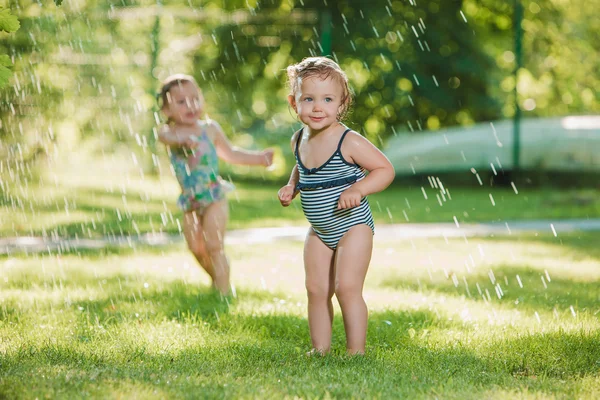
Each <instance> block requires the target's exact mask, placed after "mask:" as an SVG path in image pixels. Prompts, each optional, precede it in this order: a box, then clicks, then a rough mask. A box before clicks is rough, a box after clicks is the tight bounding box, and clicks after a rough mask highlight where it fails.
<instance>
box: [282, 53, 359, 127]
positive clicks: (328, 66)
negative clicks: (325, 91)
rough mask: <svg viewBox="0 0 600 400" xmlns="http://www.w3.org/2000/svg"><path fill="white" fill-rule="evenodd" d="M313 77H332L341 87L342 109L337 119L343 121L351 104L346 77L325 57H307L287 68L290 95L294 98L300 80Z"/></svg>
mask: <svg viewBox="0 0 600 400" xmlns="http://www.w3.org/2000/svg"><path fill="white" fill-rule="evenodd" d="M313 76H318V77H319V78H321V79H327V78H329V77H332V78H333V79H335V80H336V81H338V83H340V85H342V109H341V110H340V112H339V113H338V116H337V118H338V120H340V121H341V120H342V119H344V117H345V116H346V115H347V114H348V111H349V110H350V105H351V104H352V93H351V91H350V86H349V85H348V77H347V76H346V73H345V72H344V71H342V69H341V68H340V66H339V65H338V64H337V63H336V62H335V61H333V60H331V59H329V58H327V57H307V58H305V59H303V60H302V61H300V62H299V63H298V64H294V65H290V66H289V67H287V77H288V85H289V87H290V95H291V96H295V95H296V93H297V92H298V90H300V85H302V80H304V79H307V78H310V77H313Z"/></svg>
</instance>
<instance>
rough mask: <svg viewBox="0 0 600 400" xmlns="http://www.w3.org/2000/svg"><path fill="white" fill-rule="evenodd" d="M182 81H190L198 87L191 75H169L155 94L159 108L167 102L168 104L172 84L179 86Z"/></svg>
mask: <svg viewBox="0 0 600 400" xmlns="http://www.w3.org/2000/svg"><path fill="white" fill-rule="evenodd" d="M184 83H191V84H193V85H195V86H196V87H198V84H197V83H196V80H195V79H194V77H193V76H191V75H185V74H175V75H171V76H169V77H168V78H167V79H165V80H164V81H163V83H162V86H161V88H160V92H159V93H158V94H157V95H156V100H157V101H158V102H159V105H160V108H163V107H165V106H166V105H167V104H169V100H170V99H169V97H170V95H169V92H170V91H171V89H172V88H173V86H180V85H183V84H184Z"/></svg>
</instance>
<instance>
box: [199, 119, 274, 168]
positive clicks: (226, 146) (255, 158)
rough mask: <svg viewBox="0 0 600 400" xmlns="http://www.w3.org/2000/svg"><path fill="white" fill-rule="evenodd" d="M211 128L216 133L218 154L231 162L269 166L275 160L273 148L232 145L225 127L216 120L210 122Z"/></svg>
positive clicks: (215, 140)
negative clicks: (260, 148)
mask: <svg viewBox="0 0 600 400" xmlns="http://www.w3.org/2000/svg"><path fill="white" fill-rule="evenodd" d="M209 129H211V131H212V132H213V133H214V143H215V148H216V149H217V155H218V156H219V157H220V158H221V159H223V161H225V162H228V163H230V164H243V165H263V166H265V167H268V166H269V165H271V163H272V162H273V150H263V151H249V150H244V149H240V148H238V147H234V146H232V145H231V143H230V142H229V140H227V137H226V136H225V133H223V129H221V126H219V124H218V123H216V122H215V121H211V122H210V123H209Z"/></svg>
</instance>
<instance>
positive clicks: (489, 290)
mask: <svg viewBox="0 0 600 400" xmlns="http://www.w3.org/2000/svg"><path fill="white" fill-rule="evenodd" d="M487 272H488V270H485V271H481V272H480V273H479V274H478V275H470V276H468V277H467V278H466V281H467V285H465V283H464V281H463V280H462V279H459V280H458V286H455V284H454V283H453V281H452V279H440V280H436V281H434V282H431V281H428V280H425V279H423V280H421V281H420V282H415V281H414V280H407V279H404V278H390V279H387V280H385V281H383V282H382V283H381V286H383V287H389V288H393V289H407V290H414V291H418V292H437V293H445V294H450V295H454V296H466V297H467V298H469V299H471V300H475V301H481V302H483V301H486V299H487V300H489V301H492V302H494V303H497V304H501V305H505V306H506V307H509V308H514V309H522V308H523V307H526V308H528V309H530V310H531V311H540V310H545V311H553V310H554V309H555V308H556V309H557V310H558V311H565V310H568V309H569V308H570V307H571V306H573V307H575V308H576V309H578V310H590V311H591V312H594V311H596V310H597V309H598V304H599V303H600V291H598V288H599V287H600V281H588V282H581V281H575V280H570V279H561V278H557V277H556V276H554V277H553V276H549V275H546V274H545V272H543V271H540V270H537V269H532V268H515V267H509V266H499V267H494V268H493V270H492V272H493V276H494V278H495V281H494V283H492V281H491V278H490V276H489V275H488V274H487ZM548 276H549V277H550V281H548ZM519 281H520V282H521V284H522V286H523V287H521V286H520V285H519ZM507 282H508V284H507ZM498 285H499V287H500V289H501V292H500V295H501V298H499V297H498V293H499V292H498V291H497V287H498Z"/></svg>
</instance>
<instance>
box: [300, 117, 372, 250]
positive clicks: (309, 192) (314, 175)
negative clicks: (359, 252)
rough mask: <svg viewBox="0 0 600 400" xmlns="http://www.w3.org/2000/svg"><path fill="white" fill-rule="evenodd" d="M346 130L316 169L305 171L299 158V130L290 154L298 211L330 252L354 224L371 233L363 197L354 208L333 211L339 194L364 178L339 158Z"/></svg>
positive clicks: (370, 216) (369, 213)
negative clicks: (295, 169)
mask: <svg viewBox="0 0 600 400" xmlns="http://www.w3.org/2000/svg"><path fill="white" fill-rule="evenodd" d="M349 131H350V129H346V131H345V132H344V133H343V134H342V137H341V139H340V142H339V144H338V146H337V150H336V151H335V152H334V153H333V155H332V156H331V157H330V158H329V160H327V161H326V162H325V163H324V164H323V165H321V166H320V167H318V168H306V167H305V166H304V164H302V160H301V159H300V154H299V150H298V148H299V145H300V141H301V139H302V134H303V130H301V131H300V132H299V133H298V141H297V142H296V150H295V151H294V155H295V156H296V162H297V164H298V172H299V175H300V180H299V182H298V185H297V186H296V189H297V190H299V191H300V201H301V203H302V210H303V211H304V215H305V216H306V219H307V220H308V222H309V223H310V224H311V226H312V229H313V230H314V232H315V233H316V234H317V236H319V238H321V240H322V241H323V243H325V244H326V245H327V247H329V248H331V249H333V250H335V249H336V248H337V245H338V242H339V241H340V239H341V238H342V237H343V236H344V234H345V233H346V232H348V231H349V230H350V228H352V227H353V226H355V225H360V224H366V225H368V226H369V227H370V228H371V230H372V231H373V232H375V224H374V223H373V215H372V214H371V209H370V207H369V202H368V200H367V198H366V197H363V198H362V199H361V201H360V205H359V206H358V207H353V208H346V209H342V210H338V209H337V206H338V200H339V198H340V195H341V194H342V192H343V191H344V190H346V189H348V188H349V187H350V186H352V184H353V183H355V182H358V181H360V180H361V179H363V178H364V177H365V172H364V170H363V168H361V167H360V166H359V165H358V164H352V163H349V162H348V161H346V160H345V159H344V157H343V156H342V150H341V149H342V142H343V140H344V138H345V137H346V134H347V133H348V132H349Z"/></svg>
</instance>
